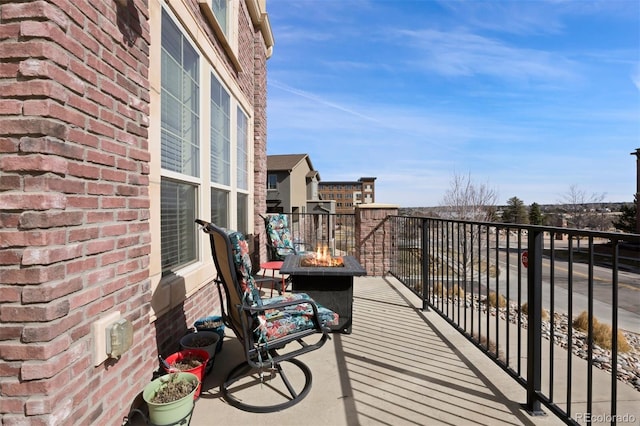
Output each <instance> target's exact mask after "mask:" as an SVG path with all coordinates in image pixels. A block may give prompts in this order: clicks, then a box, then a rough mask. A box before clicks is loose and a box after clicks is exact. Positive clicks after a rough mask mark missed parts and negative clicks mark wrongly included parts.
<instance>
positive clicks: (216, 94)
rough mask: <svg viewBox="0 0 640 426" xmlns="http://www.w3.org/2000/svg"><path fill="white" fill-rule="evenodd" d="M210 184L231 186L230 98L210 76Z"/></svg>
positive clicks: (216, 80) (213, 77) (215, 79)
mask: <svg viewBox="0 0 640 426" xmlns="http://www.w3.org/2000/svg"><path fill="white" fill-rule="evenodd" d="M211 182H212V183H219V184H221V185H227V186H228V185H230V184H231V98H230V96H229V93H227V91H226V90H225V89H224V87H222V84H220V82H219V81H218V79H217V78H216V77H215V76H214V75H211Z"/></svg>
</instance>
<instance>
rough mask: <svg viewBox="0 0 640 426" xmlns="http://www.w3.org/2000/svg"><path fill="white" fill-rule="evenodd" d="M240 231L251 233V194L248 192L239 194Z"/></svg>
mask: <svg viewBox="0 0 640 426" xmlns="http://www.w3.org/2000/svg"><path fill="white" fill-rule="evenodd" d="M237 203H238V205H237V207H238V219H237V220H238V224H237V229H238V231H240V232H242V233H243V234H245V235H248V234H250V232H249V223H248V220H247V219H248V217H249V196H248V195H247V194H240V193H239V194H238V201H237Z"/></svg>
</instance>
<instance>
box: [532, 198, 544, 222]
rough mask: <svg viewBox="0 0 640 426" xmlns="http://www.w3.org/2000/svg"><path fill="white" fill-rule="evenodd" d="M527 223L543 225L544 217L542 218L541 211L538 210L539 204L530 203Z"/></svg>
mask: <svg viewBox="0 0 640 426" xmlns="http://www.w3.org/2000/svg"><path fill="white" fill-rule="evenodd" d="M529 223H530V224H532V225H543V224H544V217H543V216H542V211H541V210H540V204H538V203H532V204H531V207H529Z"/></svg>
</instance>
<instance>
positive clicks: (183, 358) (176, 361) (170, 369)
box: [163, 349, 209, 399]
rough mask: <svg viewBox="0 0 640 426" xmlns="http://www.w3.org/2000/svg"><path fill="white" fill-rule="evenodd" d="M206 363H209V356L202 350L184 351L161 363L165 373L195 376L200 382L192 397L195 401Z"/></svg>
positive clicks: (170, 356)
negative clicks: (182, 373)
mask: <svg viewBox="0 0 640 426" xmlns="http://www.w3.org/2000/svg"><path fill="white" fill-rule="evenodd" d="M207 361H209V354H208V353H207V351H205V350H204V349H185V350H183V351H179V352H176V353H173V354H171V355H169V356H168V357H167V359H166V361H165V362H164V363H163V368H164V371H165V372H167V373H175V372H178V371H182V372H185V373H192V374H195V376H196V377H197V378H198V380H199V381H200V384H199V385H198V387H197V389H196V393H195V395H194V398H195V399H197V398H198V397H199V396H200V388H201V387H202V381H203V380H204V369H205V367H206V365H207Z"/></svg>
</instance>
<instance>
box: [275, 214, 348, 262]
mask: <svg viewBox="0 0 640 426" xmlns="http://www.w3.org/2000/svg"><path fill="white" fill-rule="evenodd" d="M287 218H288V220H289V230H290V231H291V237H292V239H293V242H294V244H298V245H299V246H300V247H303V246H304V247H307V249H312V250H316V249H318V248H322V247H327V248H329V249H330V250H331V253H332V254H334V255H354V254H355V216H354V215H353V214H331V213H326V214H316V213H289V214H287Z"/></svg>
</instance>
